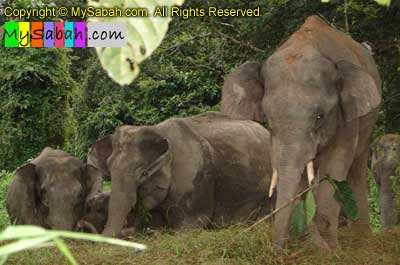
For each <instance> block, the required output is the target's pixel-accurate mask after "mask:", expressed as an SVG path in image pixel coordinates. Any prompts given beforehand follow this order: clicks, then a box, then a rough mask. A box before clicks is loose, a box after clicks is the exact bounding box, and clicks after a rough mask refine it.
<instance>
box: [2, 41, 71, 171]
mask: <svg viewBox="0 0 400 265" xmlns="http://www.w3.org/2000/svg"><path fill="white" fill-rule="evenodd" d="M0 35H1V34H0ZM0 45H1V46H2V45H3V44H2V41H0ZM0 57H1V58H2V59H1V61H0V69H1V71H0V80H1V82H0V117H1V119H0V168H5V169H14V168H15V167H16V166H17V165H19V164H21V163H22V162H23V161H25V160H27V159H29V158H32V157H34V156H35V155H36V154H37V153H38V152H39V151H40V150H42V149H43V148H44V147H45V146H53V147H57V146H62V145H63V142H64V132H65V122H66V121H65V116H66V109H67V101H68V93H69V91H71V90H72V88H73V87H74V85H75V82H74V80H72V79H71V77H70V75H69V72H68V67H69V64H70V60H69V58H68V56H67V51H66V50H60V49H0Z"/></svg>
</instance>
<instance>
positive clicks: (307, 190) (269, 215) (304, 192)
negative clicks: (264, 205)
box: [231, 177, 328, 243]
mask: <svg viewBox="0 0 400 265" xmlns="http://www.w3.org/2000/svg"><path fill="white" fill-rule="evenodd" d="M327 179H328V177H326V178H323V179H321V180H320V181H319V182H318V183H315V184H314V185H311V186H310V187H308V188H307V189H305V190H304V191H302V192H300V193H299V194H297V195H296V196H295V197H293V198H292V199H291V200H289V201H288V202H286V203H285V204H283V205H282V206H281V207H279V208H276V209H275V210H273V211H272V212H271V213H270V214H268V215H266V216H264V217H263V218H261V219H260V220H258V221H257V222H255V223H254V224H252V225H251V226H249V227H247V228H246V229H245V230H243V231H242V232H240V233H239V234H237V235H236V236H235V237H234V238H233V239H232V242H233V241H235V239H237V238H238V237H239V236H241V235H243V234H244V233H247V232H249V231H251V230H252V229H253V228H254V227H256V226H258V225H259V224H261V223H262V222H264V221H266V220H268V219H269V218H271V217H272V216H273V215H274V214H276V213H277V212H279V211H280V210H282V209H284V208H286V207H287V206H288V205H289V204H291V203H293V202H294V201H296V200H297V199H299V198H300V197H301V196H303V195H304V194H306V193H307V192H309V191H310V190H313V189H314V188H316V187H318V186H319V184H321V182H322V181H325V180H327ZM232 242H231V243H232Z"/></svg>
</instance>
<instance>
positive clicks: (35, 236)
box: [0, 226, 146, 265]
mask: <svg viewBox="0 0 400 265" xmlns="http://www.w3.org/2000/svg"><path fill="white" fill-rule="evenodd" d="M61 237H65V238H70V239H80V240H89V241H94V242H103V243H107V244H113V245H118V246H123V247H129V248H133V249H135V250H136V251H142V250H145V249H146V246H145V245H142V244H138V243H134V242H129V241H125V240H120V239H116V238H107V237H103V236H100V235H95V234H87V233H78V232H70V231H57V230H46V229H43V228H41V227H36V226H9V227H7V228H6V229H5V230H4V231H3V232H2V233H1V234H0V242H2V241H9V240H16V241H15V242H12V243H9V244H6V245H3V246H1V247H0V264H4V263H5V262H6V260H7V258H8V256H9V255H10V254H13V253H17V252H20V251H23V250H28V249H35V248H40V247H47V246H52V245H54V243H55V245H56V246H57V247H58V249H59V250H60V251H61V252H62V253H63V254H64V256H65V257H66V258H67V260H68V261H69V263H70V264H72V265H75V264H78V263H77V261H76V260H75V258H74V257H73V255H72V253H71V252H70V250H69V249H68V247H67V245H66V244H65V243H64V242H63V241H62V240H61V239H60V238H61Z"/></svg>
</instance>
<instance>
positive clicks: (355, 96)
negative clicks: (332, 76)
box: [337, 61, 382, 121]
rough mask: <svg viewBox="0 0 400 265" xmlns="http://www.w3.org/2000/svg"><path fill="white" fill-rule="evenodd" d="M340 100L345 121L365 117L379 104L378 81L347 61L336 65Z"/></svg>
mask: <svg viewBox="0 0 400 265" xmlns="http://www.w3.org/2000/svg"><path fill="white" fill-rule="evenodd" d="M337 67H338V69H339V81H340V86H341V87H340V100H341V106H342V110H343V112H344V117H345V120H346V121H351V120H353V119H356V118H359V117H362V116H364V115H367V114H368V113H369V112H371V111H372V110H374V109H376V108H378V107H379V105H380V103H381V100H382V98H381V94H380V89H381V88H380V81H379V80H374V78H373V77H372V76H371V75H370V74H369V73H367V72H365V71H364V70H363V69H361V68H360V67H358V66H356V65H354V64H352V63H349V62H347V61H340V62H339V63H337Z"/></svg>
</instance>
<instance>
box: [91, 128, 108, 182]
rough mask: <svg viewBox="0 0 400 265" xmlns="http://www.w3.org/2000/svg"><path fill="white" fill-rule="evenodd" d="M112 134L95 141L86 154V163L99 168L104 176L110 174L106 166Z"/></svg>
mask: <svg viewBox="0 0 400 265" xmlns="http://www.w3.org/2000/svg"><path fill="white" fill-rule="evenodd" d="M112 137H113V136H112V135H111V134H110V135H107V136H106V137H104V138H102V139H100V140H98V141H97V142H95V143H94V144H93V145H92V146H91V148H90V150H89V154H88V158H87V164H88V165H90V166H93V167H95V168H97V169H98V170H100V172H101V173H102V174H103V175H104V176H110V170H109V168H108V166H107V159H108V158H109V157H110V155H111V153H112Z"/></svg>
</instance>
